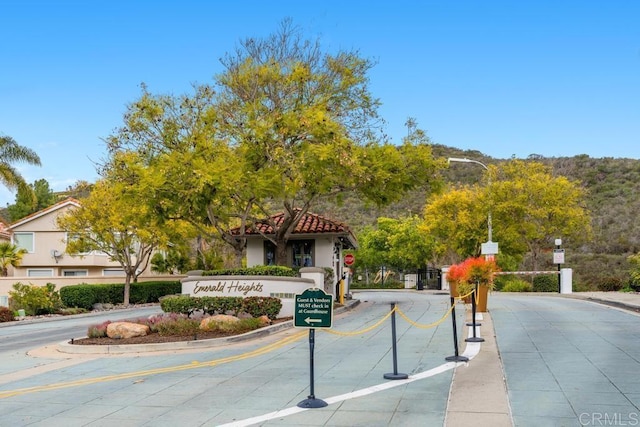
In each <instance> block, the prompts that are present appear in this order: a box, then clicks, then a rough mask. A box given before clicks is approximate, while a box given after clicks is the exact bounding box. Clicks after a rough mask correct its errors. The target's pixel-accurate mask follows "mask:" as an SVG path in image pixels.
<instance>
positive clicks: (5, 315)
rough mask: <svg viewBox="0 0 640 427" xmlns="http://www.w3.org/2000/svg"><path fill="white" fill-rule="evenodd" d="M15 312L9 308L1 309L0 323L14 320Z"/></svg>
mask: <svg viewBox="0 0 640 427" xmlns="http://www.w3.org/2000/svg"><path fill="white" fill-rule="evenodd" d="M14 319H15V317H14V316H13V311H12V310H10V309H9V308H7V307H0V323H3V322H11V321H12V320H14Z"/></svg>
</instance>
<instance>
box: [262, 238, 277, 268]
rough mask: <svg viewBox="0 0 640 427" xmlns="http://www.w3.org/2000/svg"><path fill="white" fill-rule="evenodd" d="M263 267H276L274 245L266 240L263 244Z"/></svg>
mask: <svg viewBox="0 0 640 427" xmlns="http://www.w3.org/2000/svg"><path fill="white" fill-rule="evenodd" d="M264 265H276V245H274V244H273V243H271V242H270V241H268V240H266V241H265V242H264Z"/></svg>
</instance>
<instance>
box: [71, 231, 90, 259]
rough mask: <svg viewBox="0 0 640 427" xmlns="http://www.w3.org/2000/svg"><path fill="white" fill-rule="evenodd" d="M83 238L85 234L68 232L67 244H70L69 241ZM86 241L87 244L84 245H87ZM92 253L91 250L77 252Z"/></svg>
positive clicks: (81, 253) (79, 253)
mask: <svg viewBox="0 0 640 427" xmlns="http://www.w3.org/2000/svg"><path fill="white" fill-rule="evenodd" d="M82 238H83V235H82V234H80V233H67V237H66V242H67V244H69V243H71V242H74V241H78V240H82ZM84 243H85V244H84V245H83V246H86V241H85V242H84ZM87 249H88V248H87ZM90 253H91V251H90V250H81V251H80V252H78V253H77V254H78V255H88V254H90Z"/></svg>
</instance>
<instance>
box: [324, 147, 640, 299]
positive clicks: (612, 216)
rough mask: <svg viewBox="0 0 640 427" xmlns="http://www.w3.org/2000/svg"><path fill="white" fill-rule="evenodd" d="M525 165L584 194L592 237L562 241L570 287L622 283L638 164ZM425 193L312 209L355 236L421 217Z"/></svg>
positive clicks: (445, 151)
mask: <svg viewBox="0 0 640 427" xmlns="http://www.w3.org/2000/svg"><path fill="white" fill-rule="evenodd" d="M433 153H434V156H436V157H442V158H448V157H466V158H469V159H473V160H478V161H480V162H482V163H484V164H486V165H492V164H499V163H501V162H506V161H508V160H507V159H495V158H492V157H490V156H487V155H485V154H483V153H481V152H479V151H473V150H459V149H456V148H452V147H447V146H443V145H437V144H436V145H434V146H433ZM527 160H532V161H536V162H540V163H543V164H545V165H547V166H549V167H551V168H552V171H553V174H554V175H562V176H565V177H567V178H569V179H570V180H572V181H577V182H579V183H580V184H581V185H582V186H583V187H584V188H585V189H586V190H587V200H586V209H587V210H588V211H589V212H590V214H591V218H592V229H593V238H592V239H590V241H589V242H587V243H580V244H574V243H572V242H571V241H569V240H567V239H563V247H564V248H565V249H566V264H565V267H570V268H573V270H574V273H573V274H574V287H575V288H576V289H577V290H589V289H592V290H596V289H598V287H599V286H601V287H602V285H603V284H610V283H623V284H624V283H627V282H628V281H629V280H630V276H629V270H630V268H631V266H630V264H629V262H628V260H627V258H628V256H630V255H633V254H635V253H637V252H638V251H640V219H639V218H638V216H637V215H636V212H638V211H639V210H640V197H638V195H640V160H636V159H623V158H617V159H616V158H591V157H589V156H587V155H578V156H574V157H544V156H541V155H536V154H533V155H530V156H529V158H528V159H527ZM484 172H485V171H484V169H483V168H482V167H480V166H478V165H471V164H469V165H456V166H455V167H450V168H449V169H447V170H445V171H444V172H443V180H444V181H445V184H446V185H452V186H455V185H459V184H474V183H481V182H482V180H483V179H484V178H483V176H484V175H483V174H484ZM427 194H428V191H427V189H426V188H423V189H420V190H417V191H414V192H412V193H411V194H410V195H408V196H407V197H405V198H403V199H402V200H401V201H400V202H397V203H394V204H393V205H391V206H388V207H385V208H383V209H378V208H376V207H375V206H371V205H366V204H364V203H362V202H361V201H359V200H358V199H357V198H355V197H349V196H345V197H344V201H343V203H341V204H339V205H336V204H335V203H329V202H326V203H324V204H322V205H320V206H318V207H317V209H316V210H317V211H318V213H321V214H325V215H328V216H331V217H334V218H339V219H341V220H343V221H344V222H346V223H347V224H349V226H351V227H352V228H353V229H354V230H355V232H356V234H357V233H358V232H359V231H360V230H362V229H364V227H366V226H373V225H375V223H376V219H377V218H378V217H380V216H384V217H389V218H401V217H406V216H408V215H420V216H421V215H422V212H423V209H424V207H425V205H426V203H427V201H428V200H427ZM493 227H494V230H495V229H497V228H499V227H500V224H499V223H495V222H494V224H493ZM558 237H560V238H562V237H563V236H558ZM407 250H411V248H407ZM552 250H553V242H549V250H548V256H547V257H546V258H547V259H546V265H543V266H542V267H543V268H545V269H550V270H555V269H556V266H555V265H554V264H552ZM437 267H438V266H437ZM528 267H529V263H528V260H526V259H525V261H524V262H523V265H521V268H522V269H528Z"/></svg>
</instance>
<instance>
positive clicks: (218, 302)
mask: <svg viewBox="0 0 640 427" xmlns="http://www.w3.org/2000/svg"><path fill="white" fill-rule="evenodd" d="M199 303H200V307H201V310H202V311H203V312H204V313H206V314H232V315H234V316H237V315H238V314H239V313H240V311H241V310H242V297H200V301H199Z"/></svg>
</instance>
